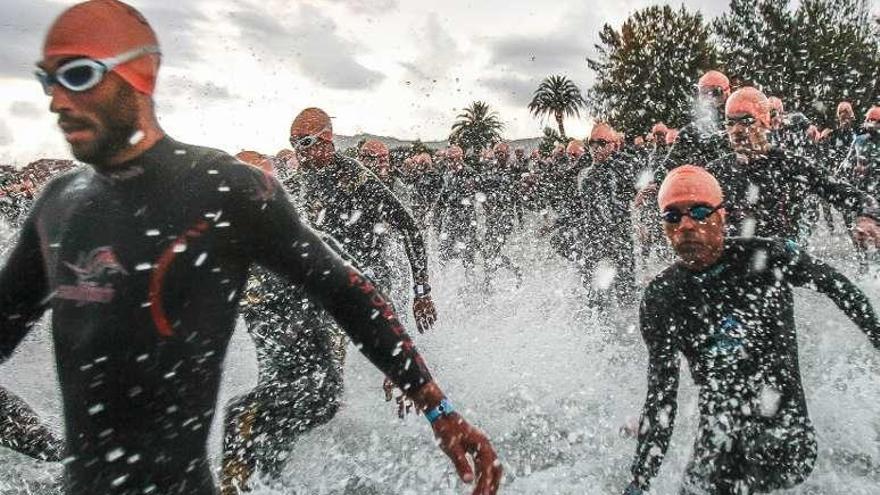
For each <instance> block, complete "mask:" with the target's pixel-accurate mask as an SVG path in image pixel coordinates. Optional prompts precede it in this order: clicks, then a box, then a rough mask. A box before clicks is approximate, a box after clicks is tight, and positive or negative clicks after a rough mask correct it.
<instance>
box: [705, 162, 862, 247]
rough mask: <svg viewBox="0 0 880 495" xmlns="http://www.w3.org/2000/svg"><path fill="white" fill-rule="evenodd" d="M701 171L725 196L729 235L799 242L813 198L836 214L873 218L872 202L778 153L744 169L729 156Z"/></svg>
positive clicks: (827, 175)
mask: <svg viewBox="0 0 880 495" xmlns="http://www.w3.org/2000/svg"><path fill="white" fill-rule="evenodd" d="M706 168H707V170H709V172H711V173H712V174H713V175H715V178H716V179H718V182H719V183H720V184H721V188H722V189H723V190H724V204H725V208H726V210H727V222H728V225H729V227H730V233H731V234H732V235H742V236H746V237H751V236H757V237H780V238H783V239H791V240H797V239H799V238H800V237H801V236H802V233H801V232H800V230H799V229H800V227H801V226H802V225H803V222H802V221H801V217H802V216H803V215H804V214H805V213H806V212H807V211H808V210H809V208H810V206H811V204H810V203H809V201H808V199H809V197H810V195H813V194H815V195H816V196H819V197H820V198H822V199H824V200H826V201H828V202H829V203H831V204H832V205H834V206H835V207H836V208H838V209H839V210H841V211H845V212H852V213H853V214H855V215H865V216H870V217H872V218H878V213H877V201H876V200H875V199H874V198H873V197H871V196H870V195H868V194H866V193H865V192H863V191H861V190H859V189H856V188H855V187H853V186H852V185H850V184H849V183H846V182H843V181H840V180H837V179H835V178H833V177H832V176H831V174H830V172H828V171H827V170H825V169H823V168H821V167H819V166H817V165H815V164H813V163H812V162H811V161H809V160H807V159H806V158H804V157H802V156H797V155H792V154H790V153H787V152H786V151H785V150H782V149H780V148H772V149H771V150H770V151H769V153H768V154H767V155H766V156H764V157H760V158H755V159H753V160H751V161H750V162H749V163H747V164H741V163H738V162H737V160H736V158H735V156H733V155H728V156H725V157H724V158H721V159H719V160H716V161H714V162H712V163H710V164H709V165H708V166H707V167H706Z"/></svg>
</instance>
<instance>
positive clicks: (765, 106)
mask: <svg viewBox="0 0 880 495" xmlns="http://www.w3.org/2000/svg"><path fill="white" fill-rule="evenodd" d="M724 114H725V115H726V116H728V117H731V116H733V115H739V114H748V115H751V116H752V117H754V118H755V119H757V120H758V121H760V122H761V123H762V124H764V125H765V126H766V127H770V101H769V100H768V99H767V97H766V96H764V93H762V92H760V91H758V90H757V89H755V88H753V87H750V86H747V87H745V88H740V89H738V90H736V91H734V92H733V94H732V95H730V98H728V99H727V105H726V106H725V107H724Z"/></svg>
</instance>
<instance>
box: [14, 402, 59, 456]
mask: <svg viewBox="0 0 880 495" xmlns="http://www.w3.org/2000/svg"><path fill="white" fill-rule="evenodd" d="M0 447H6V448H8V449H12V450H15V451H16V452H20V453H22V454H24V455H26V456H29V457H33V458H34V459H37V460H40V461H50V462H59V461H61V459H62V458H63V457H64V442H62V441H61V440H60V439H59V438H58V437H56V436H55V434H54V433H52V431H51V430H49V428H47V427H46V426H45V425H43V424H42V423H40V419H39V417H37V413H35V412H34V411H33V410H32V409H31V408H30V407H29V406H28V405H27V404H26V403H25V402H24V401H23V400H21V399H20V398H18V397H17V396H16V395H15V394H13V393H12V392H10V391H8V390H6V389H4V388H2V387H0Z"/></svg>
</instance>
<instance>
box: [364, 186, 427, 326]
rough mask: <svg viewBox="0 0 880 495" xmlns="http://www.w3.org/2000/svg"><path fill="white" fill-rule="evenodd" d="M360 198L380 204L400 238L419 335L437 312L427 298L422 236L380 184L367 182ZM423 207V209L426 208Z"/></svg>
mask: <svg viewBox="0 0 880 495" xmlns="http://www.w3.org/2000/svg"><path fill="white" fill-rule="evenodd" d="M358 194H361V195H363V196H364V198H365V201H372V202H377V203H381V204H382V205H383V207H384V209H385V215H386V217H387V218H388V220H389V223H390V224H391V228H393V229H394V230H396V231H397V232H398V233H399V234H400V238H401V241H402V242H403V247H404V249H405V250H406V256H407V258H408V259H409V264H410V268H411V269H412V277H413V283H414V284H415V287H414V290H415V291H416V293H415V298H414V299H413V315H414V316H415V319H416V327H417V329H418V330H419V332H424V331H425V330H427V329H429V328H431V326H432V325H434V321H435V320H436V319H437V311H436V309H435V308H434V302H433V301H432V300H431V296H430V286H429V285H428V252H427V251H426V250H425V240H424V238H423V237H422V232H421V231H420V230H419V226H418V225H417V224H416V221H415V219H414V218H413V217H412V215H410V213H409V211H408V210H407V209H406V207H405V206H403V204H402V203H401V202H400V200H399V199H397V196H395V195H394V193H392V192H391V191H390V190H389V189H388V188H387V187H385V185H384V184H382V183H381V182H379V181H378V180H377V179H375V178H370V179H369V180H368V181H367V182H366V183H365V184H364V186H363V188H362V189H361V190H360V191H358ZM426 207H427V206H426Z"/></svg>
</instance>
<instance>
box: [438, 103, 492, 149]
mask: <svg viewBox="0 0 880 495" xmlns="http://www.w3.org/2000/svg"><path fill="white" fill-rule="evenodd" d="M455 118H456V121H455V123H454V124H452V133H451V134H449V143H450V144H457V145H458V146H461V148H462V149H463V150H465V151H467V150H473V151H475V152H477V153H479V152H480V151H482V150H484V149H485V148H486V147H488V146H490V145H491V144H492V143H494V142H496V141H500V140H501V131H502V130H503V129H504V124H502V123H501V120H499V117H498V114H497V113H495V111H493V110H492V109H491V108H490V107H489V105H488V104H486V103H484V102H482V101H475V102H473V103H471V106H469V107H467V108H465V109H464V111H462V113H460V114H458V115H457V116H456V117H455Z"/></svg>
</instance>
